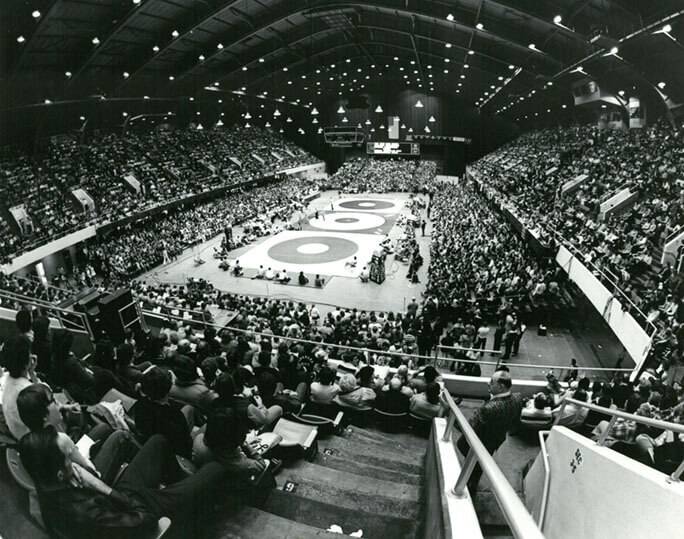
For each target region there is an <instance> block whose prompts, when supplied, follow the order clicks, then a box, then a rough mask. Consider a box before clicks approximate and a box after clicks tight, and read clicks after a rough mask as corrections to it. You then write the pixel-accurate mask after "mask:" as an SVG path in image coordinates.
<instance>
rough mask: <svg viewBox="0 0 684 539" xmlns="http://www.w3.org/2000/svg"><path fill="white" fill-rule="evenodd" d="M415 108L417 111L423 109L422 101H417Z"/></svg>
mask: <svg viewBox="0 0 684 539" xmlns="http://www.w3.org/2000/svg"><path fill="white" fill-rule="evenodd" d="M414 107H416V108H417V109H422V108H423V103H422V102H421V100H420V99H419V100H418V101H416V104H415V105H414Z"/></svg>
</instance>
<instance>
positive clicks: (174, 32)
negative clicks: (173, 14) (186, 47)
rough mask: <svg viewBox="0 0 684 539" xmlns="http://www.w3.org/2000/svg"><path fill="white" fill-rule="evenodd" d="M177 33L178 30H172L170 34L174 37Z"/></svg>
mask: <svg viewBox="0 0 684 539" xmlns="http://www.w3.org/2000/svg"><path fill="white" fill-rule="evenodd" d="M179 35H180V34H179V33H178V30H174V31H173V32H171V36H172V37H174V38H176V37H178V36H179Z"/></svg>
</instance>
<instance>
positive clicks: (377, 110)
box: [375, 105, 382, 114]
mask: <svg viewBox="0 0 684 539" xmlns="http://www.w3.org/2000/svg"><path fill="white" fill-rule="evenodd" d="M375 112H377V113H378V114H381V113H382V107H381V106H380V105H378V106H377V107H375Z"/></svg>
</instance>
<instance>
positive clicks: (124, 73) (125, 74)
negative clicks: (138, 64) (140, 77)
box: [123, 71, 131, 79]
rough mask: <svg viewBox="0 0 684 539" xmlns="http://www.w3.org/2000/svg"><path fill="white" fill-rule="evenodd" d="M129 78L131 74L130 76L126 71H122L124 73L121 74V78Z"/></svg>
mask: <svg viewBox="0 0 684 539" xmlns="http://www.w3.org/2000/svg"><path fill="white" fill-rule="evenodd" d="M130 76H131V74H130V73H129V72H128V71H124V72H123V78H124V79H127V78H128V77H130Z"/></svg>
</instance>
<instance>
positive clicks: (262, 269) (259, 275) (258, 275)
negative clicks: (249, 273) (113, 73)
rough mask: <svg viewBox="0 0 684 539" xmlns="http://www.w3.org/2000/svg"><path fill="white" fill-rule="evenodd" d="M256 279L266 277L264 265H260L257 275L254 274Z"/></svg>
mask: <svg viewBox="0 0 684 539" xmlns="http://www.w3.org/2000/svg"><path fill="white" fill-rule="evenodd" d="M254 278H255V279H264V278H266V270H265V269H264V267H263V266H259V269H258V270H257V272H256V275H255V276H254Z"/></svg>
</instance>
